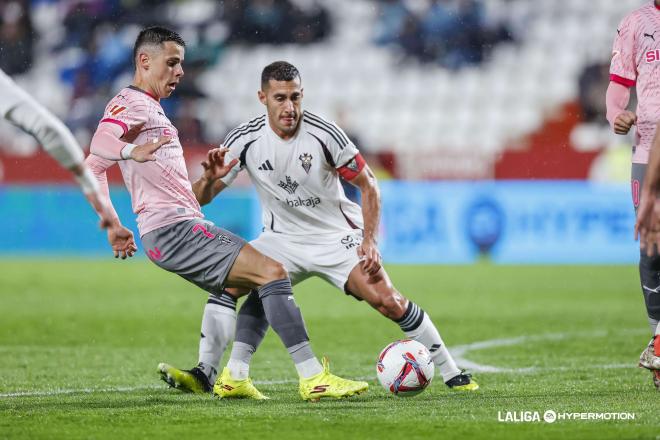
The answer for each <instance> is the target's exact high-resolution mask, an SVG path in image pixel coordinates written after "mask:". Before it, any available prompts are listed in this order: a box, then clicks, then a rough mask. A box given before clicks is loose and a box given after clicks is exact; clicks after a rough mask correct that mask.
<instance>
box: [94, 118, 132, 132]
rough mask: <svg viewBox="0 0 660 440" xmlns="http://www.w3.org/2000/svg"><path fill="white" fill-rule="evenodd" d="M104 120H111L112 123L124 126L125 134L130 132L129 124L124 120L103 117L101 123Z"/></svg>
mask: <svg viewBox="0 0 660 440" xmlns="http://www.w3.org/2000/svg"><path fill="white" fill-rule="evenodd" d="M103 122H110V123H111V124H117V125H119V126H120V127H121V128H122V130H124V134H126V133H127V132H128V126H127V125H126V124H125V123H124V122H122V121H118V120H117V119H112V118H103V119H101V122H100V123H103Z"/></svg>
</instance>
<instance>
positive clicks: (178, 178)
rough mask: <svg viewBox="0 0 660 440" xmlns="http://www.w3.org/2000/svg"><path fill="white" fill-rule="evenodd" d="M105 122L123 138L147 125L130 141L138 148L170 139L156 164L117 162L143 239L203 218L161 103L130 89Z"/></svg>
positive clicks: (158, 153) (118, 97)
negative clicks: (170, 226) (113, 126)
mask: <svg viewBox="0 0 660 440" xmlns="http://www.w3.org/2000/svg"><path fill="white" fill-rule="evenodd" d="M101 122H102V123H104V122H105V123H112V124H116V125H118V126H120V127H121V128H122V130H123V131H124V134H126V133H127V132H129V130H132V129H133V128H135V127H136V126H138V125H139V124H141V123H144V126H142V127H141V128H139V134H138V135H137V137H136V138H135V139H132V140H130V142H131V143H134V144H136V145H141V144H144V143H147V142H153V141H155V140H157V139H158V138H159V137H161V136H167V137H171V141H170V142H168V143H167V144H165V145H163V146H162V147H161V148H160V149H159V150H158V151H156V153H155V155H156V160H155V161H153V162H145V163H138V162H134V161H132V160H122V161H119V162H118V163H119V166H120V168H121V172H122V176H123V178H124V183H125V184H126V187H127V188H128V191H129V193H130V194H131V201H132V204H133V211H134V212H135V214H137V216H138V219H137V225H138V229H139V230H140V236H143V235H144V234H146V233H147V232H150V231H153V230H154V229H157V228H160V227H162V226H166V225H169V224H172V223H176V222H179V221H183V220H188V219H191V218H195V217H200V218H201V217H203V215H202V213H201V210H200V206H199V203H198V202H197V199H196V198H195V194H194V193H193V191H192V185H191V184H190V180H189V179H188V171H187V169H186V163H185V161H184V158H183V149H182V147H181V142H180V141H179V137H178V132H177V130H176V128H174V125H172V123H171V122H170V120H169V119H168V118H167V116H165V112H164V111H163V108H162V107H161V106H160V103H159V102H158V100H157V99H155V98H154V97H152V96H151V95H149V94H148V93H147V92H145V91H143V90H140V89H139V88H137V87H134V86H129V87H126V88H125V89H123V90H121V91H120V92H119V93H118V94H117V95H116V96H115V97H114V98H112V100H110V103H109V104H108V105H107V107H106V109H105V112H104V114H103V119H102V120H101Z"/></svg>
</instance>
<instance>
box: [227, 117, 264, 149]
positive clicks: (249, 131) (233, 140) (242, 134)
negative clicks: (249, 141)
mask: <svg viewBox="0 0 660 440" xmlns="http://www.w3.org/2000/svg"><path fill="white" fill-rule="evenodd" d="M264 125H266V123H265V122H262V123H261V124H260V125H257V126H256V127H254V128H253V129H252V130H248V131H246V132H243V133H241V134H239V135H238V136H236V137H234V139H232V140H231V141H230V142H228V143H226V144H224V146H225V147H227V148H229V147H231V146H232V144H233V143H234V142H236V141H237V140H239V139H240V138H242V137H243V136H245V135H247V134H250V133H254V132H255V131H259V130H261V129H262V128H263V127H264Z"/></svg>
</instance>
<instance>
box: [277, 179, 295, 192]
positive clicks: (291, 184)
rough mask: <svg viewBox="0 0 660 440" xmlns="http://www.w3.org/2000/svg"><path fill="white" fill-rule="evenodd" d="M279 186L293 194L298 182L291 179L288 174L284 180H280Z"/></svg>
mask: <svg viewBox="0 0 660 440" xmlns="http://www.w3.org/2000/svg"><path fill="white" fill-rule="evenodd" d="M279 186H280V188H284V190H285V191H286V192H288V193H289V194H294V193H295V192H296V190H297V189H298V182H296V181H295V180H292V179H291V177H290V176H286V178H285V182H282V181H281V180H280V183H279Z"/></svg>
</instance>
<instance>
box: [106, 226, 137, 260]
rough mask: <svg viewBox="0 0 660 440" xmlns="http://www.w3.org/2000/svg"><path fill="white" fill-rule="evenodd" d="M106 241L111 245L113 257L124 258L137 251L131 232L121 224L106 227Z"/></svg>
mask: <svg viewBox="0 0 660 440" xmlns="http://www.w3.org/2000/svg"><path fill="white" fill-rule="evenodd" d="M108 243H110V246H111V247H112V252H113V253H114V255H115V258H121V259H122V260H125V259H126V257H132V256H133V255H135V252H137V246H136V244H135V238H134V237H133V232H131V230H130V229H127V228H125V227H124V226H122V225H121V224H115V225H114V226H111V227H110V228H108Z"/></svg>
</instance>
